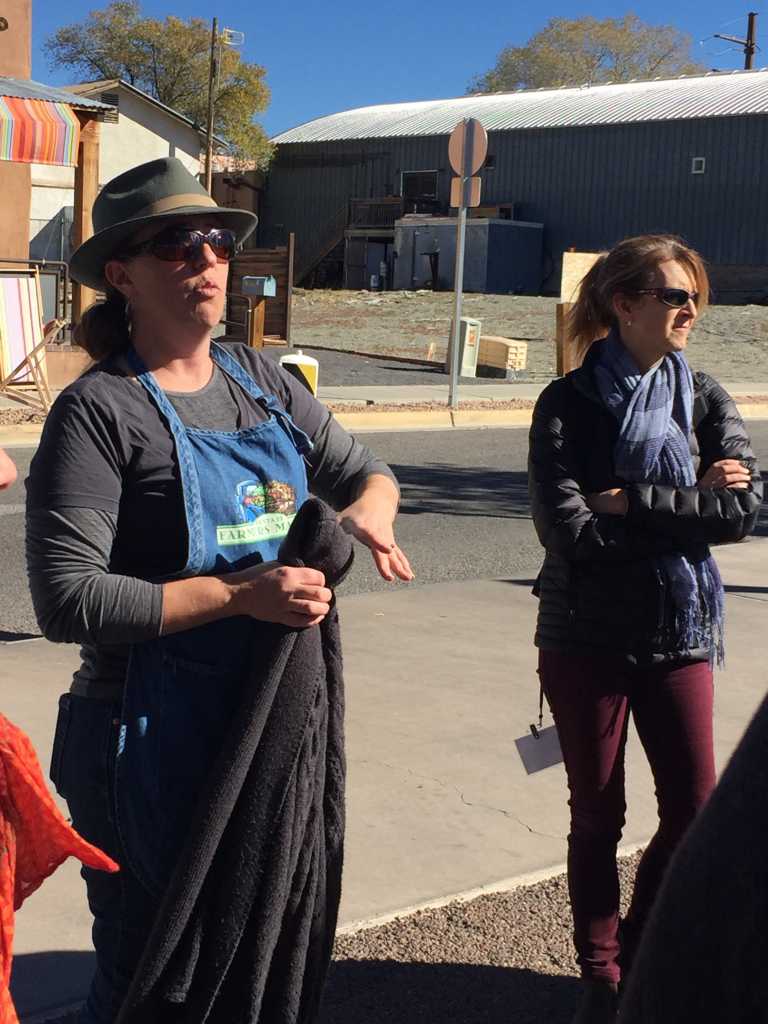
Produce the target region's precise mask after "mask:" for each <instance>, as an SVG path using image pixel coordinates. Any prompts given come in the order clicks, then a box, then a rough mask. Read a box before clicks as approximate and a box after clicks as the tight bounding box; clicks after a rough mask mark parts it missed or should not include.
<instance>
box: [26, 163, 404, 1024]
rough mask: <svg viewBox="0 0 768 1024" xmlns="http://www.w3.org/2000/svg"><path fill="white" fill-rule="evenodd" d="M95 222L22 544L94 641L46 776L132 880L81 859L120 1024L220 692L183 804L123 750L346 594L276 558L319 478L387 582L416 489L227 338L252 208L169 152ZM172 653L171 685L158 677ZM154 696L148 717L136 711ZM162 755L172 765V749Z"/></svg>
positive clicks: (101, 1000) (202, 717)
mask: <svg viewBox="0 0 768 1024" xmlns="http://www.w3.org/2000/svg"><path fill="white" fill-rule="evenodd" d="M93 222H94V228H95V233H94V235H93V237H92V238H90V239H89V240H88V241H87V242H85V243H84V244H83V245H82V246H81V247H80V248H79V249H78V250H77V251H76V252H75V253H74V255H73V257H72V260H71V265H70V266H71V273H72V276H73V278H74V279H75V280H76V281H79V282H81V283H82V284H85V285H87V286H89V287H91V288H94V289H97V290H101V291H103V292H104V293H105V296H106V297H105V300H104V301H103V302H100V303H98V304H96V305H95V306H93V307H91V309H90V310H88V311H87V312H86V313H85V315H84V316H83V318H82V321H81V322H80V324H79V325H78V327H77V330H76V338H77V340H78V342H79V343H80V344H81V345H82V346H83V347H84V348H85V349H86V350H87V351H88V352H89V354H90V355H91V356H92V357H93V358H94V360H96V365H95V366H94V367H93V368H92V369H91V370H89V371H88V372H87V373H86V374H84V375H83V376H82V377H80V379H79V380H77V381H75V383H74V384H72V385H71V386H70V387H69V388H67V389H66V390H65V391H64V392H63V393H62V395H61V396H60V397H59V399H58V400H57V402H56V403H55V405H54V407H53V409H52V411H51V413H50V415H49V417H48V420H47V422H46V425H45V429H44V431H43V436H42V439H41V443H40V447H39V449H38V451H37V453H36V455H35V457H34V459H33V462H32V465H31V468H30V476H29V481H28V530H27V534H28V541H27V543H28V565H29V575H30V587H31V591H32V596H33V601H34V603H35V609H36V613H37V616H38V620H39V622H40V625H41V629H42V630H43V632H44V633H45V635H46V636H47V637H48V638H49V639H51V640H54V641H58V642H65V643H72V642H76V643H80V644H82V663H81V665H80V667H79V669H78V670H77V672H76V673H75V676H74V679H73V682H72V686H71V689H70V692H69V693H68V694H65V695H64V697H63V698H62V700H61V703H60V712H59V721H58V725H57V730H56V736H55V741H54V752H53V761H52V769H51V775H52V778H53V781H54V783H55V784H56V786H57V788H58V790H59V792H60V793H61V794H62V795H64V796H65V797H66V799H67V801H68V804H69V808H70V812H71V814H72V819H73V824H74V826H75V828H76V829H77V830H78V831H79V832H80V833H81V834H82V835H83V836H84V837H85V838H87V839H89V840H90V841H91V842H93V843H94V844H96V845H98V846H99V847H100V848H102V849H104V850H106V851H109V852H111V853H113V855H114V856H115V859H117V860H118V861H119V862H120V864H121V867H122V871H121V872H120V874H119V875H117V876H106V875H100V874H99V873H97V872H92V871H90V870H88V869H86V870H84V876H85V880H86V883H87V887H88V898H89V903H90V907H91V910H92V912H93V915H94V928H93V937H94V945H95V948H96V955H97V968H96V975H95V978H94V981H93V984H92V987H91V990H90V993H89V997H88V1000H87V1003H86V1005H85V1007H84V1009H83V1011H82V1016H81V1021H82V1024H108V1022H112V1021H113V1020H115V1018H116V1015H117V1013H118V1011H119V1007H120V1005H121V1002H122V1000H123V998H124V996H125V993H126V991H127V989H128V987H129V985H130V983H131V978H132V975H133V973H134V971H135V968H136V964H137V961H138V959H139V957H140V954H141V952H142V949H143V948H144V945H145V943H146V938H147V934H148V932H149V930H150V928H151V924H152V920H153V917H154V914H155V911H156V909H157V900H158V892H160V891H161V889H162V884H163V881H164V879H165V878H167V871H168V869H169V864H172V861H173V853H174V851H173V850H170V851H169V850H168V849H166V848H165V847H167V845H168V844H167V835H166V836H164V838H163V841H162V843H161V842H160V840H159V839H158V837H157V835H155V834H154V828H153V826H152V825H151V824H150V823H151V822H152V821H155V822H156V821H158V820H161V821H162V818H163V815H167V817H168V819H169V820H171V819H173V820H175V821H177V822H178V823H179V824H178V825H177V826H175V828H176V832H177V833H178V836H176V838H180V835H181V832H182V825H183V823H184V821H185V814H186V813H187V812H186V810H185V806H186V804H187V803H188V804H189V805H190V806H191V805H192V804H194V800H195V797H196V795H197V790H198V789H199V787H200V786H201V785H202V781H203V776H204V773H205V770H206V765H208V764H210V762H211V761H212V759H213V758H215V755H216V753H217V751H216V750H215V749H211V745H210V744H211V741H209V740H208V739H206V737H208V736H209V735H210V734H211V729H210V721H209V720H208V719H209V716H211V715H212V714H213V711H212V708H213V707H214V705H213V703H211V702H208V699H207V698H206V699H205V700H204V701H202V702H201V707H200V708H199V710H198V716H199V717H198V720H197V721H196V722H195V721H193V723H192V728H190V730H189V731H190V735H189V736H188V737H181V739H179V737H178V736H175V737H174V744H175V745H174V750H175V751H176V752H177V753H178V751H179V750H182V751H184V759H185V765H184V772H185V775H184V779H185V784H186V786H187V788H186V790H185V791H184V792H185V795H186V796H188V800H186V799H178V798H177V799H175V800H173V801H170V800H169V798H168V796H167V793H164V791H163V787H162V786H161V785H157V786H156V787H154V788H153V787H152V786H151V785H150V788H149V791H148V790H147V789H146V786H145V788H144V789H142V790H141V793H142V797H141V801H139V800H138V799H137V798H136V795H135V794H136V792H137V791H138V780H136V779H132V778H131V777H130V774H129V775H128V778H125V777H124V774H125V773H122V774H121V772H122V769H121V772H118V776H119V777H118V778H117V779H116V778H115V764H116V762H117V760H118V755H120V756H121V757H122V756H123V755H129V754H130V743H131V742H132V736H134V734H135V730H136V729H138V731H139V734H141V732H142V729H144V730H145V731H146V736H147V737H148V738H151V733H152V725H153V723H154V722H158V721H160V722H163V723H168V726H169V728H170V729H172V728H173V726H174V724H175V723H176V722H177V721H178V709H179V702H180V700H181V699H182V698H186V696H187V694H186V693H185V692H184V691H185V689H186V687H187V686H188V687H189V688H191V687H192V686H193V685H197V682H198V680H197V678H196V673H197V672H198V670H200V666H201V665H202V666H203V671H210V672H211V675H210V687H209V690H210V691H214V692H215V693H216V694H219V693H220V692H221V688H222V687H223V686H224V685H227V686H230V684H231V682H232V674H233V673H237V672H239V671H241V669H240V668H237V667H236V666H238V665H240V664H241V661H242V659H241V661H240V662H238V660H237V658H236V657H235V655H236V654H237V652H238V651H239V650H240V647H241V645H242V643H243V642H244V639H243V638H244V637H245V636H246V634H247V635H251V634H249V633H248V629H249V625H250V626H251V627H252V626H253V624H254V622H255V623H256V624H258V623H264V622H269V623H278V624H281V625H283V626H287V627H293V628H300V627H305V626H312V625H315V624H318V623H320V622H321V621H322V620H323V619H324V617H325V616H326V614H327V613H328V611H329V606H330V602H331V600H332V594H331V591H330V590H329V589H328V587H327V586H326V581H325V579H324V577H323V575H322V573H320V572H318V571H316V570H314V569H310V568H294V567H289V566H283V565H279V564H278V563H277V562H276V561H275V559H276V557H277V552H278V549H279V547H280V544H281V541H282V540H283V539H284V537H285V535H286V533H287V532H288V528H289V525H290V522H291V520H292V518H293V516H294V515H295V513H296V512H297V510H298V509H299V508H300V506H301V505H302V503H303V502H304V499H305V498H306V497H307V494H308V491H309V489H310V488H311V490H312V491H314V492H315V493H317V494H319V495H320V496H321V497H323V498H325V499H326V500H327V501H328V502H329V503H330V504H332V505H333V506H334V507H335V508H336V509H337V510H338V515H339V522H340V523H341V525H342V526H343V528H344V529H345V530H346V531H347V532H349V533H351V534H352V535H354V536H355V537H356V538H357V539H358V540H360V541H361V542H362V543H363V544H365V545H366V546H367V547H369V548H370V550H371V552H372V555H373V558H374V561H375V563H376V567H377V569H378V571H379V573H380V574H381V576H382V577H384V579H386V580H394V579H395V578H399V579H402V580H410V579H412V573H411V570H410V567H409V564H408V560H407V558H406V557H405V555H404V554H403V553H402V551H401V550H400V549H399V548H398V547H397V545H396V543H395V540H394V535H393V521H394V518H395V514H396V511H397V505H398V497H399V493H398V488H397V485H396V482H395V480H394V477H393V476H392V473H391V472H390V470H389V469H388V467H386V466H385V465H384V464H383V463H382V462H380V461H378V460H377V459H376V458H375V456H374V455H373V454H372V453H371V452H370V451H369V450H368V449H366V448H365V447H364V446H363V445H361V444H360V443H359V442H357V441H355V440H354V439H353V438H352V437H351V436H350V435H348V434H347V433H346V432H345V431H344V430H343V429H342V428H341V427H340V426H339V425H338V424H337V423H336V422H335V420H334V419H333V418H332V417H331V415H330V414H329V412H328V411H327V409H326V408H325V407H324V406H323V405H321V404H320V403H319V402H317V401H316V400H315V399H314V398H313V397H312V396H311V394H310V393H309V392H308V391H307V390H306V389H305V388H303V387H302V386H301V385H300V384H299V383H298V382H297V381H295V380H294V379H293V378H292V377H290V376H289V375H287V374H286V373H284V372H283V371H282V370H281V369H280V368H279V367H278V366H277V365H276V364H275V363H274V362H272V361H271V360H269V359H268V358H266V357H265V356H263V355H262V354H261V353H258V352H255V351H252V350H250V349H248V348H246V347H245V346H241V345H228V346H226V348H224V347H223V346H220V345H217V344H216V343H214V342H212V340H211V333H212V330H213V328H214V327H215V326H216V325H217V324H218V323H219V321H220V320H221V317H222V313H223V308H224V301H225V293H226V286H227V275H228V262H229V260H230V259H231V257H232V256H233V255H234V253H235V251H236V248H237V246H238V244H239V243H241V242H242V241H243V240H244V239H245V238H247V236H248V235H249V234H250V233H251V232H252V230H253V228H254V226H255V223H256V218H255V216H254V215H253V214H251V213H248V212H246V211H242V210H231V209H223V208H219V207H217V206H216V205H215V203H214V202H213V200H212V199H211V198H210V196H209V195H208V194H207V193H206V192H205V191H204V190H203V188H202V186H201V185H200V184H199V183H198V182H197V181H196V179H194V178H193V177H192V176H191V175H190V174H189V173H188V172H187V171H186V169H185V168H184V167H183V165H182V164H181V163H180V162H179V161H177V160H174V159H163V160H155V161H152V162H151V163H147V164H143V165H141V166H140V167H136V168H134V169H132V170H130V171H127V172H126V173H124V174H122V175H120V176H119V177H117V178H115V179H114V180H113V181H111V182H109V183H108V184H107V185H106V186H105V187H104V189H103V190H102V192H101V193H100V195H99V197H98V198H97V200H96V203H95V204H94V209H93ZM170 662H172V663H173V665H174V666H175V669H176V676H175V677H174V678H175V679H177V681H178V685H177V686H176V687H174V686H170V685H168V684H167V680H168V678H169V676H168V674H167V673H166V672H164V671H163V666H165V665H166V663H170ZM222 666H223V667H222ZM232 666H235V667H232ZM139 672H140V673H141V675H140V677H139V675H138V673H139ZM216 672H218V673H219V675H218V676H217V675H216ZM222 673H225V674H226V673H228V674H227V675H226V679H227V680H228V682H227V683H226V684H225V682H224V675H222ZM187 674H188V675H187ZM161 678H162V685H161V683H160V682H159V680H161ZM185 679H186V680H187V682H185ZM148 680H149V683H148ZM153 681H154V682H153ZM155 684H156V685H155ZM201 692H203V693H205V692H206V691H205V689H203V690H202V691H201ZM139 693H140V694H141V696H142V700H143V701H144V702H145V703H144V705H143V707H142V708H141V709H137V708H136V707H134V706H132V703H131V702H132V701H134V702H135V695H136V694H139ZM126 709H128V710H126ZM128 713H130V714H132V715H133V717H132V719H131V723H130V725H131V729H133V730H134V732H132V731H131V729H127V728H126V715H127V714H128ZM185 713H186V714H188V713H189V708H188V707H185ZM142 723H143V724H142ZM213 731H214V732H215V730H213ZM179 743H181V746H179ZM185 744H186V746H185ZM150 749H151V747H150ZM154 756H155V757H156V759H157V771H158V778H160V777H163V778H164V777H165V775H164V774H163V770H164V769H166V768H167V767H168V766H167V765H165V764H164V761H163V759H164V757H167V756H169V755H168V754H167V750H165V749H164V748H163V746H162V745H160V746H159V747H158V749H157V750H156V751H155V752H154ZM125 762H126V763H127V764H130V763H131V761H130V757H129V756H126V757H125ZM166 774H167V773H166ZM151 781H152V780H151V779H149V783H151ZM143 782H144V783H147V779H146V778H145V779H144V780H143ZM132 786H134V787H135V788H134V789H132ZM155 790H156V792H155ZM164 800H166V801H167V802H166V804H164V803H163V801H164ZM152 803H154V804H155V806H154V807H149V805H150V804H152ZM150 811H151V812H152V813H153V814H154V815H155V817H154V818H152V817H151V816H150ZM145 812H146V813H145ZM143 815H144V817H143ZM116 819H117V821H116ZM142 822H144V827H143V828H142ZM126 823H127V825H126ZM126 832H127V833H129V835H128V836H126ZM171 845H173V843H172V844H171ZM160 847H162V848H160ZM185 1019H187V1018H185ZM189 1019H191V1018H189ZM243 1019H245V1018H243ZM248 1019H252V1018H248ZM253 1019H256V1018H253ZM281 1019H283V1018H282V1017H281ZM285 1019H286V1021H287V1020H288V1019H289V1017H286V1018H285ZM297 1019H298V1018H297ZM302 1019H305V1018H302Z"/></svg>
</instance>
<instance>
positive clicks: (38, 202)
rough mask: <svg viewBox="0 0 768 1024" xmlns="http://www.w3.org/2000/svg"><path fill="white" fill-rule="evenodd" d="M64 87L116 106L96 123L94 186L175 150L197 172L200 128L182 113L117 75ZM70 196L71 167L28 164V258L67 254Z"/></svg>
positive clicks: (201, 151)
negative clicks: (98, 135)
mask: <svg viewBox="0 0 768 1024" xmlns="http://www.w3.org/2000/svg"><path fill="white" fill-rule="evenodd" d="M67 90H68V92H72V93H77V94H79V95H82V96H87V97H89V98H90V99H96V100H101V102H103V103H108V104H110V105H111V106H113V107H115V108H116V109H115V113H114V114H112V115H109V117H108V119H107V121H106V122H104V123H102V125H101V140H100V148H99V187H101V186H102V185H103V184H105V183H106V182H107V181H109V180H110V179H111V178H114V177H115V175H117V174H120V173H121V172H122V171H126V170H128V168H129V167H135V166H136V165H137V164H140V163H144V162H145V161H147V160H154V159H157V158H158V157H163V156H175V157H177V158H178V159H179V160H181V161H182V163H184V164H185V165H186V166H187V167H188V168H189V170H190V171H191V172H192V174H195V175H197V174H200V173H201V171H202V158H203V154H204V150H205V140H206V133H205V130H204V129H203V128H201V127H199V126H197V125H195V124H194V122H192V121H190V120H189V118H186V117H184V115H183V114H179V113H178V112H177V111H175V110H172V109H171V108H170V107H166V106H165V105H164V104H163V103H160V102H159V101H158V100H156V99H153V98H152V97H151V96H149V95H148V94H147V93H145V92H143V91H142V90H141V89H137V88H136V87H135V86H133V85H129V84H128V83H127V82H123V81H120V80H119V79H108V80H106V81H100V82H84V83H82V84H81V85H73V86H68V87H67ZM215 141H216V142H220V141H221V140H218V139H216V140H215ZM73 202H74V169H73V168H69V167H48V166H45V165H43V164H33V165H32V205H31V214H30V256H31V257H32V258H34V259H51V260H56V259H66V258H67V257H68V255H69V226H70V224H71V220H72V206H73Z"/></svg>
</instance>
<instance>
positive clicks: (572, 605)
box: [528, 342, 763, 664]
mask: <svg viewBox="0 0 768 1024" xmlns="http://www.w3.org/2000/svg"><path fill="white" fill-rule="evenodd" d="M600 345H601V342H596V343H595V344H594V345H593V346H592V348H591V349H590V351H589V352H588V354H587V358H586V359H585V360H584V364H583V365H582V366H581V367H580V368H579V369H578V370H574V371H573V372H572V373H569V374H568V375H567V376H565V377H562V378H560V379H558V380H555V381H553V382H552V383H551V384H550V385H549V386H548V387H547V388H545V390H544V391H543V392H542V394H541V395H540V397H539V400H538V401H537V403H536V408H535V410H534V413H533V423H532V426H531V433H530V449H529V458H528V482H529V483H528V486H529V490H530V496H531V509H532V513H533V521H534V524H535V526H536V532H537V534H538V536H539V540H540V541H541V543H542V545H543V546H544V548H545V549H546V556H545V558H544V564H543V566H542V569H541V572H540V573H539V578H538V580H537V586H536V589H535V593H536V594H537V596H538V597H539V616H538V624H537V629H536V641H535V642H536V644H537V646H538V647H541V648H546V649H556V650H585V651H591V652H592V653H596V652H597V651H605V652H612V653H618V654H622V655H625V656H628V657H629V658H630V659H631V660H633V661H636V662H637V663H639V664H643V663H648V662H653V661H658V660H660V659H664V658H667V657H679V654H677V655H675V654H674V652H670V651H667V650H665V649H664V642H663V640H662V635H661V628H660V627H661V625H662V623H663V621H664V615H663V609H664V593H663V581H662V577H661V575H660V573H659V572H658V570H657V567H656V561H655V558H654V556H656V555H661V554H665V553H670V552H680V553H683V554H686V555H687V556H688V557H689V558H691V559H697V558H701V557H702V556H704V555H706V554H707V550H708V545H709V544H728V543H733V542H735V541H740V540H742V539H743V538H744V537H746V536H748V534H749V533H751V532H752V530H753V529H754V527H755V523H756V522H757V517H758V513H759V509H760V503H761V501H762V494H763V488H762V483H761V480H760V473H759V470H758V467H757V461H756V459H755V456H754V453H753V451H752V448H751V445H750V441H749V437H748V436H747V433H746V430H745V428H744V423H743V421H742V419H741V417H740V416H739V413H738V411H737V409H736V405H735V403H734V402H733V399H732V398H731V397H730V395H728V393H727V392H726V391H724V390H723V388H722V387H721V386H720V385H719V384H718V383H717V381H715V380H713V379H712V377H710V376H709V375H708V374H706V373H695V374H694V375H693V379H694V405H693V431H692V434H691V452H692V455H693V458H694V465H695V466H696V467H697V476H699V477H700V476H701V475H702V474H703V473H704V472H705V471H706V470H707V469H708V468H709V466H711V465H712V463H713V462H717V461H718V460H719V459H726V458H729V459H740V460H741V461H742V462H744V463H745V465H747V466H748V467H749V468H750V470H751V472H752V484H751V486H750V487H749V488H748V489H746V490H732V489H731V490H729V489H728V488H704V489H699V488H698V487H675V486H672V485H666V484H652V483H627V482H625V481H624V480H622V479H620V478H619V477H618V476H617V475H616V471H615V469H614V459H613V449H614V445H615V443H616V440H617V437H618V432H619V424H618V422H617V420H616V419H615V417H614V416H613V414H612V413H610V412H609V411H608V410H607V409H606V408H605V406H604V405H603V402H602V400H601V398H600V395H599V393H598V391H597V388H596V386H595V384H594V377H593V368H594V365H595V362H596V360H597V357H598V354H599V347H600ZM611 487H623V488H624V489H625V491H626V494H627V498H628V501H629V509H628V512H627V515H626V516H618V515H602V514H600V515H598V514H595V513H594V512H592V511H591V510H590V508H589V507H588V505H587V501H586V496H587V495H588V494H590V493H592V492H596V491H605V490H608V489H609V488H611ZM689 656H691V657H706V656H707V652H704V651H696V652H694V651H692V652H690V655H689Z"/></svg>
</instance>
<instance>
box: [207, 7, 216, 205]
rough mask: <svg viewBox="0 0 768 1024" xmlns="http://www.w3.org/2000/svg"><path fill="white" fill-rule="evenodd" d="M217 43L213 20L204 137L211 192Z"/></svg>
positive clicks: (208, 185)
mask: <svg viewBox="0 0 768 1024" xmlns="http://www.w3.org/2000/svg"><path fill="white" fill-rule="evenodd" d="M218 43H219V19H218V18H214V19H213V25H212V27H211V59H210V63H209V66H208V127H207V130H206V137H205V189H206V191H207V192H210V191H211V184H212V182H213V107H214V102H215V97H214V93H215V91H216V81H217V79H218V74H217V49H218Z"/></svg>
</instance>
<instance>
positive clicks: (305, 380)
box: [280, 348, 320, 397]
mask: <svg viewBox="0 0 768 1024" xmlns="http://www.w3.org/2000/svg"><path fill="white" fill-rule="evenodd" d="M280 365H281V366H282V367H283V369H285V370H287V371H288V373H290V374H291V375H292V376H293V377H295V378H296V380H298V381H301V383H302V384H303V385H304V387H306V388H309V390H310V391H311V392H312V394H313V395H315V397H317V380H318V376H319V374H320V364H319V363H318V361H317V360H316V359H313V358H312V356H305V355H304V353H303V352H302V351H301V349H300V348H297V349H296V351H295V352H291V354H290V355H287V356H280Z"/></svg>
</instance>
